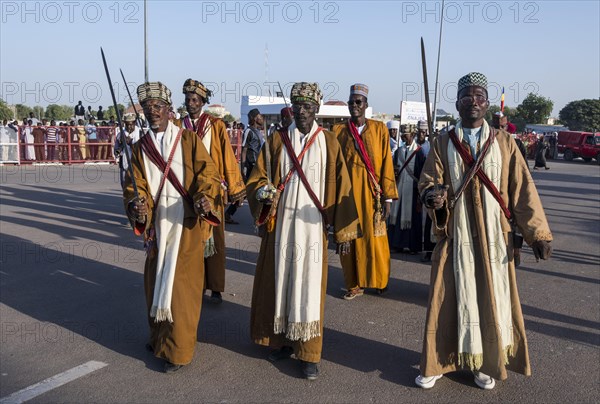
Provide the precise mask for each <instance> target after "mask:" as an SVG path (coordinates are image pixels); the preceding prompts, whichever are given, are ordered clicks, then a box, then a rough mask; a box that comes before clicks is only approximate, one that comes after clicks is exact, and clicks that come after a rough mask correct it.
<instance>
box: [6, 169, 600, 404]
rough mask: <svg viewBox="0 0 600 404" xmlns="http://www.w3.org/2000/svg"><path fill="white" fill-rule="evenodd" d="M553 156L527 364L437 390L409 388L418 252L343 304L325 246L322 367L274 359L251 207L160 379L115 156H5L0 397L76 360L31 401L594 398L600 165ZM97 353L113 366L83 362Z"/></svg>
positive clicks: (530, 292)
mask: <svg viewBox="0 0 600 404" xmlns="http://www.w3.org/2000/svg"><path fill="white" fill-rule="evenodd" d="M549 165H550V167H551V170H549V171H535V172H534V173H533V177H534V179H535V182H536V184H537V186H538V189H539V191H540V194H541V196H542V200H543V202H544V207H545V210H546V214H547V215H548V219H549V221H550V224H551V227H552V230H553V232H554V234H555V242H554V243H553V244H554V248H555V250H554V256H553V259H552V260H551V261H549V262H542V263H536V262H535V260H534V259H533V257H532V255H531V250H529V249H526V250H525V257H524V259H523V261H524V262H523V264H522V267H521V268H520V269H519V270H518V283H519V290H520V296H521V302H522V305H523V312H524V315H525V324H526V328H527V330H528V334H527V336H528V338H529V349H530V355H531V361H532V368H533V376H532V377H530V378H526V377H523V376H521V375H518V374H514V373H511V374H510V375H509V378H508V380H507V381H505V382H500V383H498V384H497V387H496V389H494V390H493V391H490V392H487V391H482V390H480V389H478V388H477V387H476V386H475V385H474V383H473V381H472V377H470V376H468V375H467V374H466V373H464V374H463V373H456V374H451V375H449V376H448V377H444V378H443V379H442V380H440V381H439V382H438V383H437V385H436V386H435V388H434V389H433V390H431V391H422V390H420V389H418V388H416V387H415V386H414V384H413V380H414V378H415V376H417V374H418V362H419V356H420V350H421V344H422V332H423V321H424V318H425V310H426V302H427V293H428V281H429V268H428V266H426V265H424V264H422V263H420V262H418V257H414V256H410V255H400V254H395V255H393V256H392V279H391V281H390V290H389V292H388V293H387V294H386V295H384V296H382V297H380V296H375V295H365V296H364V297H361V298H357V299H355V300H353V301H350V302H346V301H344V300H342V299H340V298H339V297H340V295H341V288H342V286H343V281H342V274H341V269H340V265H339V260H338V259H337V256H335V254H330V270H329V286H328V291H327V302H326V323H325V325H326V328H325V333H324V353H323V361H322V363H321V377H320V378H319V379H318V380H317V381H315V382H308V381H305V380H304V379H302V378H301V374H300V370H299V367H298V364H297V363H296V362H295V361H287V362H284V363H281V364H277V365H273V364H271V363H269V362H268V361H266V359H265V358H266V355H267V353H268V351H267V349H266V348H263V347H259V346H255V345H254V344H252V343H251V342H250V340H249V332H248V325H249V316H250V296H251V292H252V281H253V274H254V266H255V262H256V259H257V255H258V254H257V251H258V246H259V240H258V238H257V237H256V236H255V235H254V234H253V230H252V226H251V217H250V214H249V211H248V209H247V207H244V208H243V209H241V210H240V211H239V213H238V215H237V218H238V219H239V220H240V221H241V222H242V223H241V224H240V225H237V226H229V227H228V229H227V230H228V231H227V233H226V234H227V250H228V251H227V252H228V259H227V292H226V294H225V295H224V298H225V302H224V303H223V304H222V305H220V306H213V305H211V304H210V303H209V302H208V301H207V300H206V299H205V302H204V303H205V304H204V305H203V311H202V319H201V322H200V325H199V328H198V345H197V350H196V355H195V359H194V362H193V363H192V364H191V365H190V366H187V367H186V368H184V369H183V370H182V371H180V372H178V373H177V374H174V375H165V374H163V373H161V372H160V369H161V367H162V363H161V361H159V360H158V359H155V358H153V357H152V356H151V355H150V354H148V353H147V352H146V351H145V349H144V342H145V338H146V332H147V326H146V324H145V311H144V307H145V305H144V299H143V291H142V289H143V287H142V268H143V261H144V255H143V253H142V252H141V242H140V240H138V239H136V238H134V236H133V234H132V232H131V231H130V230H129V229H128V227H127V226H126V225H125V219H124V216H123V208H122V205H121V197H120V192H119V184H118V177H117V175H116V172H115V167H114V166H93V165H92V166H73V167H56V166H43V167H23V168H15V167H2V168H0V175H1V178H0V184H1V188H0V197H1V207H0V216H1V220H0V226H1V234H2V235H1V250H0V261H1V269H0V302H1V304H0V324H1V330H0V331H1V344H0V400H2V398H7V397H11V396H10V395H11V394H13V393H15V392H18V391H20V390H22V389H25V388H27V387H29V386H32V385H35V384H36V383H39V382H41V381H44V380H46V379H48V378H50V377H53V376H55V375H59V374H61V373H62V372H65V371H69V370H70V369H73V368H76V369H74V370H73V371H71V373H69V374H70V375H73V374H76V376H73V377H72V378H73V379H74V380H73V381H71V382H69V383H66V384H64V383H65V381H66V379H65V378H66V377H67V376H65V375H64V374H62V375H60V376H59V377H57V378H55V379H53V381H52V382H51V383H44V384H42V385H37V386H34V387H33V392H34V394H38V393H40V392H42V391H45V390H44V389H47V390H48V391H47V392H45V393H44V394H41V395H38V396H37V397H35V398H33V400H32V401H33V402H83V401H85V402H164V401H169V402H190V401H209V402H371V401H372V402H403V401H406V402H455V401H459V400H460V401H480V402H481V401H494V402H495V401H503V402H510V401H514V402H517V401H518V402H561V403H562V402H597V401H599V400H600V388H599V386H600V383H599V381H600V353H599V348H600V331H599V330H600V307H599V306H600V269H599V268H600V239H599V235H600V220H599V219H600V195H599V194H600V168H599V167H598V165H596V164H594V163H590V164H585V163H583V162H581V161H575V162H572V163H566V162H553V161H550V162H549ZM90 361H96V362H101V363H103V364H106V366H104V367H101V368H99V369H97V370H94V369H95V368H92V369H89V368H88V367H84V368H77V367H78V366H81V365H83V364H88V362H90ZM93 363H94V362H93ZM93 363H92V364H93ZM88 365H89V364H88ZM88 365H86V366H88ZM81 369H84V370H83V371H82V370H81ZM85 369H89V370H88V371H85ZM78 376H81V377H78ZM61 381H62V382H61ZM61 384H62V385H61ZM12 397H13V398H14V397H15V396H12Z"/></svg>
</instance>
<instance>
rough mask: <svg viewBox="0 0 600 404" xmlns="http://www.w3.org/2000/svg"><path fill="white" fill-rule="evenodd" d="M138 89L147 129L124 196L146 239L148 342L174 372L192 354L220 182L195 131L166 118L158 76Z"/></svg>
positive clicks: (165, 96) (166, 95)
mask: <svg viewBox="0 0 600 404" xmlns="http://www.w3.org/2000/svg"><path fill="white" fill-rule="evenodd" d="M137 93H138V98H139V100H140V104H142V107H143V109H144V115H145V116H146V118H147V119H148V121H149V123H150V128H151V130H150V131H148V132H147V133H146V134H145V135H144V136H142V138H141V139H140V140H139V141H138V142H137V143H135V144H134V145H133V147H132V159H131V167H132V170H133V178H132V175H131V173H130V172H129V171H127V174H126V175H125V182H124V189H123V201H124V204H125V210H126V212H127V215H128V217H129V220H130V221H131V224H132V226H133V228H134V232H135V234H136V235H143V236H144V240H145V245H146V253H147V257H146V264H145V267H144V289H145V292H146V303H147V307H148V323H149V325H150V338H149V343H148V344H147V346H146V348H147V349H148V350H149V351H152V352H153V353H154V355H155V356H156V357H158V358H162V359H164V360H165V366H164V371H165V372H166V373H172V372H174V371H177V370H179V369H180V368H181V367H182V366H183V365H187V364H188V363H190V362H191V360H192V358H193V355H194V349H195V346H196V335H197V329H198V322H199V320H200V309H201V306H202V294H203V287H204V282H203V280H204V265H203V264H204V260H203V258H204V245H205V242H206V240H207V239H208V237H209V234H210V226H213V225H217V224H218V223H219V218H218V213H216V212H215V211H214V209H213V206H214V200H215V198H216V197H217V195H218V194H219V192H220V191H219V188H220V184H219V178H218V174H217V171H216V168H215V165H214V163H213V162H212V160H211V158H210V155H209V154H208V152H207V151H206V148H205V147H204V145H202V142H201V141H200V140H199V139H198V137H197V136H196V134H195V133H194V132H190V131H187V130H183V129H180V128H178V127H176V126H175V125H173V124H172V123H171V122H169V115H168V114H169V107H170V106H171V92H170V91H169V89H168V88H166V87H165V86H164V85H163V84H162V83H160V82H154V83H144V84H142V85H140V86H139V87H138V90H137ZM167 168H170V169H169V174H168V175H167V176H166V177H165V171H166V170H167ZM133 179H135V182H134V181H133ZM163 180H164V181H163ZM136 185H137V193H138V194H137V195H136V192H135V188H134V187H135V186H136Z"/></svg>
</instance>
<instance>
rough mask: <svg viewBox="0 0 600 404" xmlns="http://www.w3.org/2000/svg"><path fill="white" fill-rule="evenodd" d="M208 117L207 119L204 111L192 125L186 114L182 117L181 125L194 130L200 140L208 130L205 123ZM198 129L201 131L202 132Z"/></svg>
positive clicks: (207, 116)
mask: <svg viewBox="0 0 600 404" xmlns="http://www.w3.org/2000/svg"><path fill="white" fill-rule="evenodd" d="M208 119H209V115H208V114H206V113H204V114H202V115H201V116H200V118H199V119H198V122H197V123H196V125H194V123H193V122H192V120H191V119H190V116H189V115H187V116H186V117H185V118H183V121H182V122H183V126H185V128H186V129H187V130H191V131H192V132H196V134H197V135H198V137H199V138H200V140H202V139H204V136H206V133H207V132H208V128H209V126H207V125H206V121H208ZM200 131H202V133H201V132H200Z"/></svg>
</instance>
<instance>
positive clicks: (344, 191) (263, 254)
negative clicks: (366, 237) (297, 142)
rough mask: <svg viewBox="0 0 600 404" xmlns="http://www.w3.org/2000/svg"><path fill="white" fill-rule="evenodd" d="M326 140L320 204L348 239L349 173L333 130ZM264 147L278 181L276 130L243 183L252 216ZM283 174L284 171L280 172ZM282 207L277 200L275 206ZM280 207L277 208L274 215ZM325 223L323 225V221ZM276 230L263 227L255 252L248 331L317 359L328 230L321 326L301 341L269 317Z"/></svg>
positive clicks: (351, 213) (353, 231)
mask: <svg viewBox="0 0 600 404" xmlns="http://www.w3.org/2000/svg"><path fill="white" fill-rule="evenodd" d="M323 132H324V134H325V142H326V144H327V163H326V164H327V169H326V178H323V179H322V180H323V181H327V184H326V186H325V200H324V201H321V204H322V205H323V207H324V208H325V211H326V212H327V221H328V223H329V224H330V225H332V226H333V228H334V233H333V234H334V238H335V241H336V242H337V243H342V242H347V241H350V240H353V239H355V238H356V237H358V236H360V226H359V223H358V214H357V212H356V206H355V204H354V199H353V197H352V192H351V184H350V178H349V176H348V171H347V169H346V163H345V161H344V158H343V156H342V149H341V148H340V145H339V143H338V141H337V139H336V137H335V135H334V134H333V133H332V132H329V131H323ZM265 147H269V148H270V153H271V173H272V176H273V178H272V183H273V185H274V186H277V185H278V184H279V183H280V182H281V181H282V178H281V172H280V166H279V164H280V159H281V158H282V157H283V153H287V151H286V150H285V149H284V146H283V142H282V140H281V136H280V135H279V132H275V133H273V135H271V136H269V137H268V138H267V140H266V142H265V144H264V146H263V148H262V150H261V152H260V154H259V156H258V160H257V162H256V166H255V167H254V170H253V171H252V174H251V175H250V178H249V179H248V183H247V190H248V204H249V205H250V209H251V210H252V214H253V216H254V218H255V219H256V218H258V217H259V215H260V212H261V210H262V209H263V204H262V203H260V202H258V201H257V199H256V193H257V191H258V190H259V189H260V188H261V187H263V186H264V185H267V183H268V180H267V170H266V157H265ZM285 174H287V173H285ZM280 208H281V206H280ZM281 210H282V209H278V215H279V214H280V212H281ZM323 227H324V228H325V226H323ZM276 244H277V240H275V230H273V231H272V232H265V234H264V236H263V237H262V241H261V245H260V253H259V256H258V261H257V264H256V275H255V276H254V288H253V290H252V308H251V317H250V331H251V335H252V339H253V340H254V342H255V343H257V344H259V345H265V346H271V347H281V346H282V345H288V346H292V347H293V348H294V351H295V353H296V356H297V357H298V359H300V360H303V361H306V362H314V363H317V362H319V361H320V360H321V351H322V348H323V320H324V315H325V291H326V289H327V253H328V252H327V251H328V250H327V234H326V232H324V233H323V244H322V246H323V248H322V251H323V272H322V278H321V330H320V334H321V335H320V336H319V337H315V338H313V339H310V340H308V341H306V342H302V341H289V340H287V339H286V338H285V335H284V334H274V332H273V322H274V321H273V320H274V315H275V264H274V259H275V246H276Z"/></svg>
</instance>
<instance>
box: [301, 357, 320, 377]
mask: <svg viewBox="0 0 600 404" xmlns="http://www.w3.org/2000/svg"><path fill="white" fill-rule="evenodd" d="M302 373H303V374H304V378H305V379H307V380H317V377H319V368H318V367H317V364H316V363H314V362H304V361H302Z"/></svg>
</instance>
